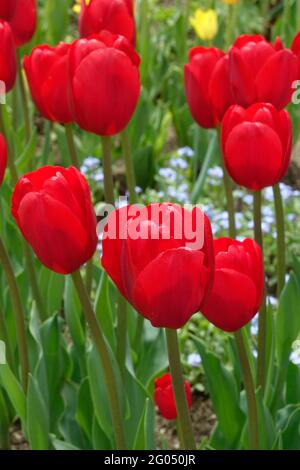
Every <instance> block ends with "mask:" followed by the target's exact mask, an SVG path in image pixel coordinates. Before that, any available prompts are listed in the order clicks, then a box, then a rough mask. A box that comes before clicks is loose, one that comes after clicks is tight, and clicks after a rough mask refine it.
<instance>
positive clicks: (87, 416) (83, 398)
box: [76, 377, 95, 441]
mask: <svg viewBox="0 0 300 470" xmlns="http://www.w3.org/2000/svg"><path fill="white" fill-rule="evenodd" d="M94 415H95V413H94V406H93V402H92V397H91V391H90V383H89V379H88V377H86V378H85V379H83V381H82V382H81V384H80V387H79V390H78V399H77V411H76V419H77V421H78V423H79V425H80V427H81V428H82V429H83V430H84V432H85V434H86V436H87V438H88V439H89V440H90V441H92V425H93V420H94Z"/></svg>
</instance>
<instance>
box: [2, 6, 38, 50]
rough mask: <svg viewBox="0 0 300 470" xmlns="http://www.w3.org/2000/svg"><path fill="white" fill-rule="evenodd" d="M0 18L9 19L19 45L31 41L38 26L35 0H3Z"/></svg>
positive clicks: (16, 42)
mask: <svg viewBox="0 0 300 470" xmlns="http://www.w3.org/2000/svg"><path fill="white" fill-rule="evenodd" d="M0 18H1V19H4V20H5V21H8V22H9V24H10V26H11V29H12V32H13V35H14V39H15V44H16V46H17V47H19V46H22V45H23V44H25V43H26V42H29V41H30V39H31V38H32V36H33V35H34V32H35V28H36V2H35V0H1V5H0Z"/></svg>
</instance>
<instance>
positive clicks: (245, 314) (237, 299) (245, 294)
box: [202, 238, 264, 332]
mask: <svg viewBox="0 0 300 470" xmlns="http://www.w3.org/2000/svg"><path fill="white" fill-rule="evenodd" d="M215 257H216V272H215V280H214V285H213V288H212V291H211V294H210V296H209V298H208V301H207V302H206V304H205V305H204V307H203V308H202V313H203V315H204V316H205V317H206V318H207V320H209V321H210V322H211V323H213V324H214V325H215V326H217V327H218V328H220V329H221V330H224V331H229V332H232V331H237V330H239V329H240V328H242V327H243V326H245V325H246V324H247V323H248V322H249V321H250V320H252V318H253V317H254V316H255V315H256V313H257V312H258V310H259V308H260V305H261V303H262V299H263V291H264V272H263V258H262V252H261V249H260V247H259V245H258V244H257V243H256V242H255V241H254V240H251V239H247V240H244V241H243V242H239V241H236V240H231V239H230V238H220V239H218V240H215Z"/></svg>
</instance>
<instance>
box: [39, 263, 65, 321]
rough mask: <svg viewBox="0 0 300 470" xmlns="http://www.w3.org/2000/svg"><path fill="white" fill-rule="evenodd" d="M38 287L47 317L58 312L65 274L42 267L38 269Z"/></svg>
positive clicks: (60, 305)
mask: <svg viewBox="0 0 300 470" xmlns="http://www.w3.org/2000/svg"><path fill="white" fill-rule="evenodd" d="M39 284H40V289H41V294H42V296H43V298H44V299H45V302H44V304H45V306H46V309H47V317H49V316H50V315H52V314H53V313H56V312H58V311H59V310H60V309H61V307H62V301H63V295H64V285H65V276H61V275H60V274H56V273H54V272H52V271H49V269H47V268H45V267H42V268H41V271H40V283H39Z"/></svg>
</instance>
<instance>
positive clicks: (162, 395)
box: [154, 374, 192, 420]
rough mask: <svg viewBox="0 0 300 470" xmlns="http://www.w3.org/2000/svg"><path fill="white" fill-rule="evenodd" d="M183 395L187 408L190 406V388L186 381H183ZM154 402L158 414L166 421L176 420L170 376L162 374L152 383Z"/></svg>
mask: <svg viewBox="0 0 300 470" xmlns="http://www.w3.org/2000/svg"><path fill="white" fill-rule="evenodd" d="M184 389H185V395H186V399H187V403H188V406H189V408H190V407H191V406H192V392H191V386H190V384H189V382H188V381H187V380H185V381H184ZM154 401H155V403H156V405H157V406H158V409H159V411H160V414H161V415H162V416H163V417H164V418H165V419H168V420H173V419H176V418H177V409H176V403H175V397H174V392H173V388H172V378H171V374H164V375H163V376H162V377H160V378H158V379H156V380H155V382H154Z"/></svg>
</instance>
